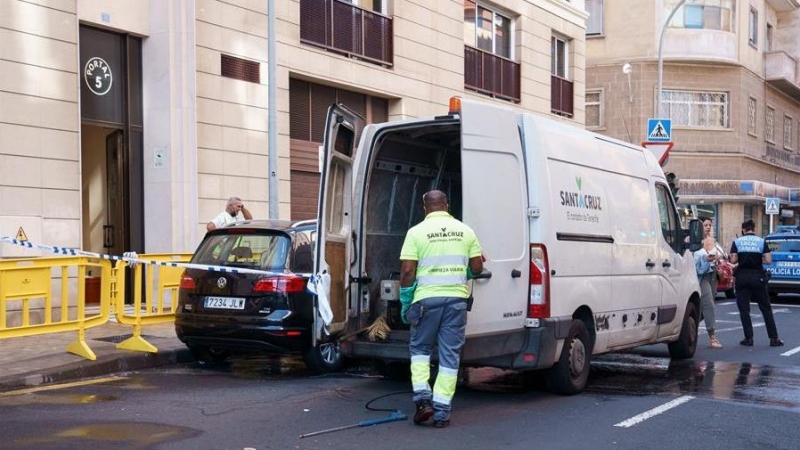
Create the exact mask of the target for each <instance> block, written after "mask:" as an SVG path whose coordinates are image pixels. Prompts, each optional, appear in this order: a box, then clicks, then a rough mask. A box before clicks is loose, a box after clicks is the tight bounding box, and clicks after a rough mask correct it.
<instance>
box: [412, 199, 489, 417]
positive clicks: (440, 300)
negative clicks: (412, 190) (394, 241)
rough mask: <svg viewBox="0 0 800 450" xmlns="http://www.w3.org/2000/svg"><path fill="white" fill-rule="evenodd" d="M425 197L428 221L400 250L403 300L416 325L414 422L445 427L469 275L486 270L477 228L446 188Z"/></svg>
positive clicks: (461, 342)
mask: <svg viewBox="0 0 800 450" xmlns="http://www.w3.org/2000/svg"><path fill="white" fill-rule="evenodd" d="M422 201H423V207H424V208H425V220H424V221H422V222H421V223H420V224H418V225H416V226H414V227H412V228H411V229H410V230H408V234H407V235H406V238H405V241H404V242H403V248H402V249H401V251H400V261H401V263H402V267H401V270H400V286H401V287H400V300H401V302H402V303H403V309H402V317H403V321H405V322H407V323H410V325H411V333H410V341H409V351H410V354H411V384H412V386H413V389H414V396H413V400H414V403H415V405H416V412H415V414H414V423H415V424H417V425H420V424H422V423H425V422H427V421H428V420H429V419H430V418H431V416H433V426H434V427H436V428H444V427H446V426H448V425H449V424H450V403H451V401H452V400H453V395H454V394H455V391H456V382H457V377H458V363H459V353H460V351H461V347H462V346H463V345H464V331H465V329H466V326H467V299H468V298H469V295H470V292H469V289H468V287H467V279H468V277H471V274H473V273H474V274H478V273H480V272H482V271H483V258H482V256H481V246H480V243H478V239H477V237H476V236H475V232H474V231H472V229H471V228H470V227H468V226H466V225H464V224H463V223H461V222H460V221H458V220H456V219H455V218H453V216H451V215H450V214H449V213H448V204H447V196H446V195H445V194H444V192H441V191H429V192H427V193H425V195H423V197H422ZM436 342H438V346H439V372H438V375H437V376H436V383H435V385H434V386H433V391H431V387H430V384H429V383H428V380H429V378H430V360H431V352H432V350H433V345H434V343H436Z"/></svg>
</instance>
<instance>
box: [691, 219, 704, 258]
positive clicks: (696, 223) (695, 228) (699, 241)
mask: <svg viewBox="0 0 800 450" xmlns="http://www.w3.org/2000/svg"><path fill="white" fill-rule="evenodd" d="M702 247H703V222H701V221H700V219H692V220H690V221H689V250H690V251H691V252H696V251H698V250H700V249H701V248H702Z"/></svg>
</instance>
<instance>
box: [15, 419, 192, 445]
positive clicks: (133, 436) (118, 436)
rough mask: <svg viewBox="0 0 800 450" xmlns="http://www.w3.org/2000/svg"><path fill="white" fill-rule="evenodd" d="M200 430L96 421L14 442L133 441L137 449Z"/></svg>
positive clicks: (183, 437) (45, 443) (92, 442)
mask: <svg viewBox="0 0 800 450" xmlns="http://www.w3.org/2000/svg"><path fill="white" fill-rule="evenodd" d="M200 433H201V432H200V431H199V430H194V429H192V428H184V427H177V426H172V425H163V424H157V423H142V422H119V423H100V424H92V425H81V426H78V427H73V428H66V429H63V430H59V431H55V432H53V433H52V434H50V435H48V436H42V437H36V438H25V439H20V440H17V441H15V442H14V444H16V445H20V446H33V445H48V446H49V445H51V444H56V445H57V444H59V443H62V444H63V445H64V446H67V442H79V441H87V442H86V446H87V447H86V448H110V447H104V446H103V445H102V443H108V444H110V445H113V444H123V443H124V444H133V445H134V446H136V447H140V448H147V447H149V446H152V445H155V444H159V443H163V442H168V441H175V440H178V439H187V438H191V437H195V436H198V435H199V434H200Z"/></svg>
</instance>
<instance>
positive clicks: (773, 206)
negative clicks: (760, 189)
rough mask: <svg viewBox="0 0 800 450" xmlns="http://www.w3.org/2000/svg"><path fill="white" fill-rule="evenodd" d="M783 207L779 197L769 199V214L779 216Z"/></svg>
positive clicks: (767, 211)
mask: <svg viewBox="0 0 800 450" xmlns="http://www.w3.org/2000/svg"><path fill="white" fill-rule="evenodd" d="M780 206H781V199H779V198H778V197H767V210H766V213H767V214H779V213H780V212H781V210H780Z"/></svg>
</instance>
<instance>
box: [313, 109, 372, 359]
mask: <svg viewBox="0 0 800 450" xmlns="http://www.w3.org/2000/svg"><path fill="white" fill-rule="evenodd" d="M364 122H365V121H364V119H363V118H361V116H359V115H358V113H356V112H354V111H352V110H350V109H348V108H347V107H345V106H343V105H339V104H334V105H332V106H331V107H330V108H329V109H328V117H327V120H326V122H325V134H324V140H323V144H322V155H321V158H322V160H321V165H322V168H321V169H322V174H321V179H320V189H319V206H318V209H317V220H318V225H317V227H318V228H317V229H318V237H317V243H316V251H315V253H314V273H315V277H314V279H315V281H316V282H315V286H316V290H317V293H318V296H317V305H316V306H317V308H316V311H315V316H314V325H315V326H314V330H315V333H314V344H315V345H316V342H317V340H319V339H322V338H323V330H324V329H327V332H328V333H330V334H331V335H336V334H340V333H341V332H343V331H344V329H345V327H346V325H347V320H348V317H351V316H355V315H357V312H358V304H357V302H356V299H355V298H351V297H355V296H356V294H355V293H353V294H352V295H351V292H350V285H351V282H350V280H352V279H353V277H351V274H350V271H351V268H352V267H354V264H355V262H356V261H355V255H356V254H357V252H356V249H355V248H354V246H355V245H356V242H355V241H354V239H353V225H352V218H353V181H352V180H353V157H354V155H355V151H356V146H357V145H358V142H357V140H356V138H357V133H358V132H359V130H361V129H363V125H364ZM320 290H321V291H323V292H319V291H320ZM325 302H327V305H326V304H325ZM328 320H329V321H330V322H329V323H326V322H327V321H328Z"/></svg>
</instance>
